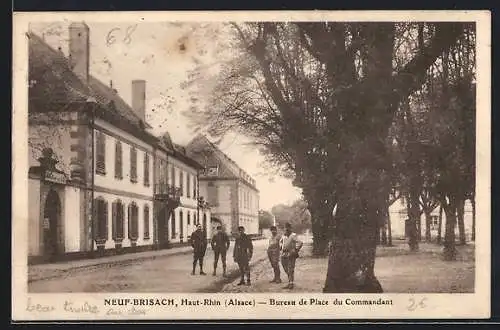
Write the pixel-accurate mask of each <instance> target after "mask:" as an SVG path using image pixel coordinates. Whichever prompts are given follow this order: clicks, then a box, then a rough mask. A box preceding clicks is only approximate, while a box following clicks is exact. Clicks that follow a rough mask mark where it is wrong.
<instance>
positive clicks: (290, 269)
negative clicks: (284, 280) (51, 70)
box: [280, 223, 302, 289]
mask: <svg viewBox="0 0 500 330" xmlns="http://www.w3.org/2000/svg"><path fill="white" fill-rule="evenodd" d="M301 248H302V242H301V241H300V240H299V239H298V237H297V234H295V233H293V232H292V225H291V224H290V223H287V224H286V225H285V233H284V234H283V237H281V240H280V250H281V264H282V265H283V268H284V269H285V272H286V274H287V275H288V285H286V286H285V287H284V289H293V280H294V273H295V260H297V258H298V257H299V251H300V249H301Z"/></svg>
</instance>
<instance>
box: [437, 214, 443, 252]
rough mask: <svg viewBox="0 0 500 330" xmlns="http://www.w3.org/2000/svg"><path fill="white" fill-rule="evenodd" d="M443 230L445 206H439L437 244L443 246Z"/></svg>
mask: <svg viewBox="0 0 500 330" xmlns="http://www.w3.org/2000/svg"><path fill="white" fill-rule="evenodd" d="M442 229H443V205H440V206H439V220H438V232H437V239H436V242H437V243H438V244H441V232H442Z"/></svg>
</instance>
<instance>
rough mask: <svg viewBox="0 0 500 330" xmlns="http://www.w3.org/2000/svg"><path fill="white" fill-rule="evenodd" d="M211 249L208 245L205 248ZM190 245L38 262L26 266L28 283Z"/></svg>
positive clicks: (157, 255) (161, 254) (175, 251)
mask: <svg viewBox="0 0 500 330" xmlns="http://www.w3.org/2000/svg"><path fill="white" fill-rule="evenodd" d="M208 249H211V248H210V247H208V248H207V250H208ZM191 252H192V247H191V246H182V247H176V248H171V249H162V250H151V251H145V252H136V253H127V254H121V255H116V256H109V257H101V258H95V259H83V260H72V261H65V262H57V263H50V264H38V265H29V266H28V283H29V282H34V281H39V280H43V279H49V278H54V277H59V276H63V275H65V274H67V273H69V272H73V271H77V270H81V269H91V268H103V267H111V266H113V265H117V264H120V265H124V264H129V263H134V262H137V261H140V260H146V259H155V258H161V257H166V256H172V255H176V254H184V253H191Z"/></svg>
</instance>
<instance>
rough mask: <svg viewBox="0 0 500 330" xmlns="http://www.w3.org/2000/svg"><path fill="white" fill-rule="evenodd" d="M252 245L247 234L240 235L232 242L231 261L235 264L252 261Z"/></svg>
mask: <svg viewBox="0 0 500 330" xmlns="http://www.w3.org/2000/svg"><path fill="white" fill-rule="evenodd" d="M252 254H253V244H252V240H251V239H250V237H248V236H247V234H241V235H239V236H238V238H236V240H235V242H234V250H233V259H234V260H235V261H236V262H245V261H249V260H250V259H252Z"/></svg>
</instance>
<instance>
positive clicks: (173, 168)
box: [171, 165, 175, 188]
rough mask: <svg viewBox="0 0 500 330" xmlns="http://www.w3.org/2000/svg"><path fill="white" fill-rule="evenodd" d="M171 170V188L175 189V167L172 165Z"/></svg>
mask: <svg viewBox="0 0 500 330" xmlns="http://www.w3.org/2000/svg"><path fill="white" fill-rule="evenodd" d="M171 170H172V187H174V188H175V167H174V166H173V165H172V167H171Z"/></svg>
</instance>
